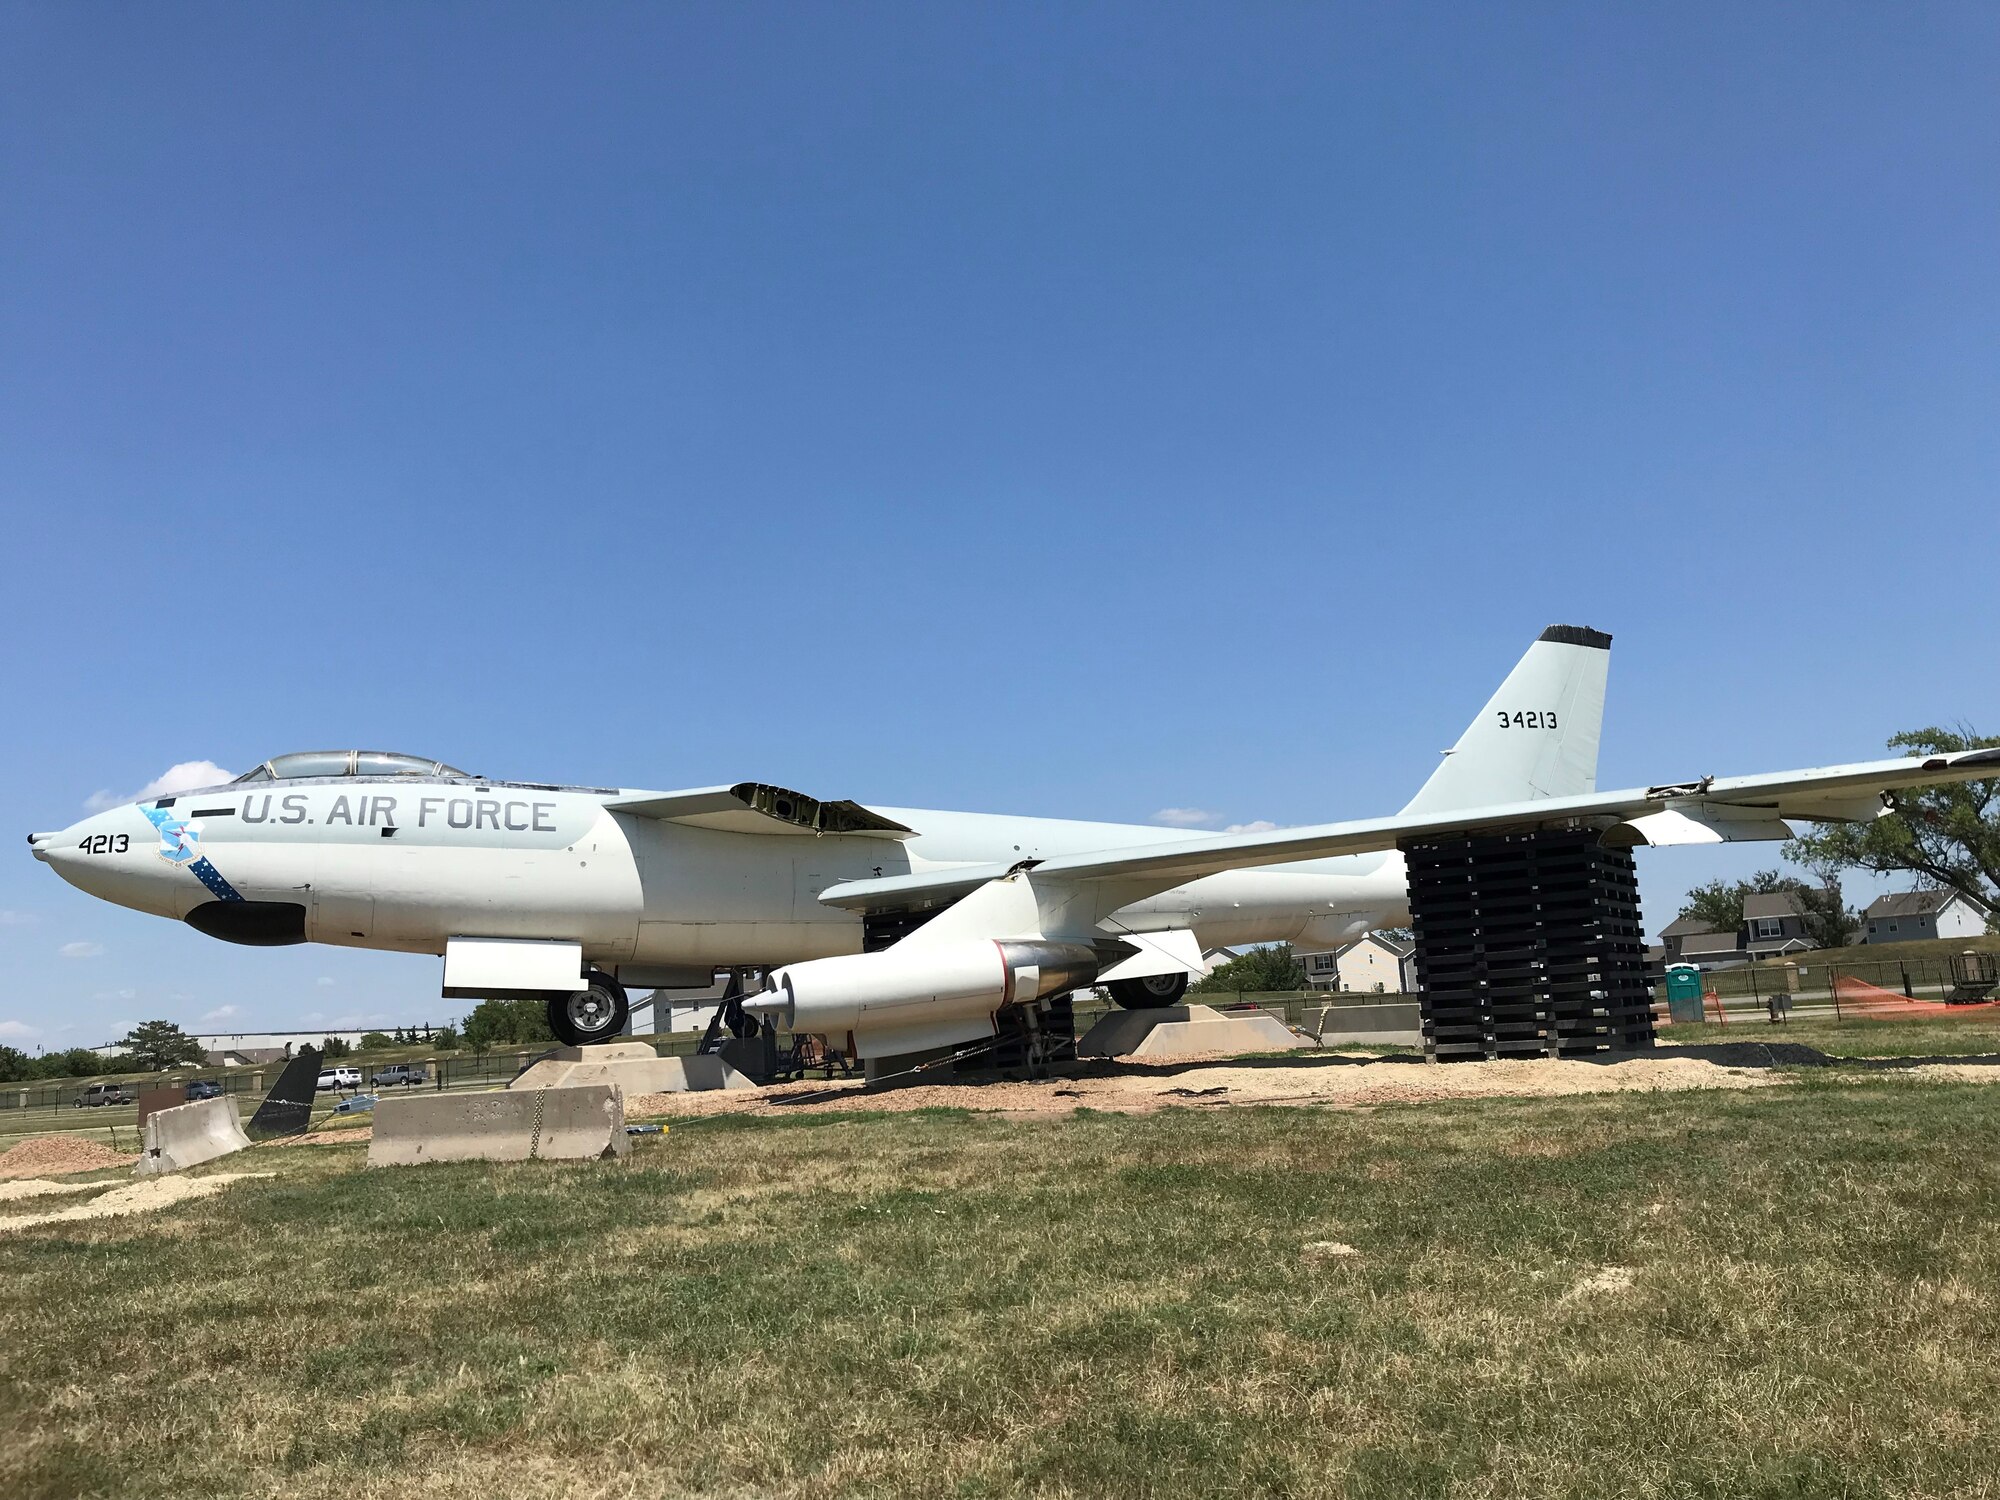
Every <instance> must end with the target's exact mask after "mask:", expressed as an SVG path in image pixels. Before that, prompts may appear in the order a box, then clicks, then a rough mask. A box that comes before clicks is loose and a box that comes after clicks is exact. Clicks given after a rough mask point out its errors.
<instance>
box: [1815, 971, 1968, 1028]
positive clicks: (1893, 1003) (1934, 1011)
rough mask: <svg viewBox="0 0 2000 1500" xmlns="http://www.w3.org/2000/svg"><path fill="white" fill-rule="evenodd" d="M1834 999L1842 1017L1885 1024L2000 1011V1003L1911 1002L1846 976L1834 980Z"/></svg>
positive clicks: (1898, 992)
mask: <svg viewBox="0 0 2000 1500" xmlns="http://www.w3.org/2000/svg"><path fill="white" fill-rule="evenodd" d="M1833 999H1834V1003H1835V1004H1836V1005H1837V1006H1839V1008H1840V1013H1841V1015H1843V1016H1860V1017H1863V1018H1864V1019H1868V1020H1888V1019H1891V1018H1898V1017H1902V1016H1912V1017H1915V1016H1962V1015H1966V1014H1968V1013H1970V1012H1974V1011H1982V1010H2000V1000H1981V1001H1978V1002H1976V1003H1973V1004H1969V1005H1947V1004H1945V1003H1944V1002H1943V1001H1942V1000H1912V999H1911V998H1910V997H1909V996H1908V995H1905V994H1904V993H1903V992H1902V991H1901V990H1885V989H1883V988H1882V986H1881V985H1879V984H1870V983H1869V982H1868V981H1867V980H1865V979H1855V978H1852V977H1850V976H1848V975H1846V974H1836V975H1834V976H1833Z"/></svg>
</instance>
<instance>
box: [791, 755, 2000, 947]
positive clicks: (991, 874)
mask: <svg viewBox="0 0 2000 1500" xmlns="http://www.w3.org/2000/svg"><path fill="white" fill-rule="evenodd" d="M1989 776H2000V750H1966V751H1960V752H1958V753H1956V754H1953V755H1939V756H1931V757H1929V758H1927V759H1915V758H1912V759H1905V760H1882V761H1869V762H1865V763H1862V764H1858V765H1849V766H1829V767H1824V768H1822V769H1818V770H1807V771H1782V772H1777V773H1775V774H1772V775H1765V776H1736V777H1729V778H1718V777H1703V778H1701V779H1700V780H1698V781H1691V782H1682V783H1674V784H1668V785H1661V786H1651V787H1643V788H1635V789H1631V790H1627V791H1618V792H1592V793H1587V794H1584V795H1581V796H1573V797H1548V798H1541V799H1538V800H1535V801H1530V802H1512V803H1503V804H1500V805H1497V806H1491V807H1468V808H1458V809H1453V810H1449V811H1438V812H1426V811H1423V810H1418V811H1415V812H1409V811H1406V812H1404V813H1401V814H1399V815H1397V816H1396V817H1392V818H1368V819H1363V820H1361V821H1358V822H1351V823H1324V824H1320V825H1318V826H1317V827H1311V828H1285V829H1279V830H1277V831H1275V832H1272V833H1250V834H1235V835H1229V836H1218V837H1214V838H1194V839H1188V840H1186V841H1184V842H1183V841H1177V842H1174V843H1170V844H1148V845H1144V846H1141V847H1138V848H1131V849H1106V850H1102V851H1095V852H1092V853H1089V854H1069V855H1061V856H1058V857H1056V858H1053V859H1048V860H1044V861H1041V862H1040V863H1037V864H1034V865H1032V866H1031V867H1017V868H1013V869H1010V868H1009V867H1007V866H1005V865H976V866H960V867H956V868H948V869H940V870H931V871H923V872H919V873H916V874H911V875H896V876H887V877H884V878H882V879H880V880H856V881H849V882H847V883H845V884H843V885H836V886H832V887H829V888H828V889H827V890H826V891H825V892H823V893H822V894H821V896H820V900H822V901H824V902H826V903H828V904H829V905H832V906H839V907H842V908H845V909H848V910H853V911H883V910H889V909H896V908H900V909H903V910H923V909H925V908H927V907H935V906H940V905H945V904H947V903H949V902H951V901H953V900H956V899H957V898H959V897H961V896H964V895H965V894H966V893H967V892H969V891H973V890H976V889H978V888H979V887H981V886H984V885H986V884H987V883H988V882H990V881H994V880H1001V879H1006V878H1009V877H1012V878H1013V879H1014V880H1016V881H1019V882H1021V883H1022V884H1026V885H1030V886H1032V887H1033V888H1035V889H1036V891H1037V892H1038V893H1039V894H1038V899H1037V901H1036V903H1035V905H1036V907H1037V908H1038V909H1039V910H1040V912H1041V916H1042V927H1041V930H1042V931H1043V932H1044V933H1045V934H1053V933H1055V932H1065V931H1066V932H1082V931H1088V930H1090V929H1091V928H1094V926H1095V924H1096V923H1097V922H1098V921H1100V920H1102V918H1103V917H1104V916H1106V915H1108V914H1109V913H1110V912H1112V911H1115V910H1117V909H1118V908H1119V907H1120V906H1124V905H1127V904H1129V903H1130V902H1133V901H1137V900H1141V899H1143V898H1144V897H1146V896H1148V895H1151V894H1153V893H1155V892H1158V891H1163V890H1168V889H1171V888H1172V887H1174V886H1176V885H1180V884H1183V883H1184V882H1186V881H1189V880H1195V879H1198V878H1200V877H1201V876H1204V875H1216V874H1220V873H1221V872H1222V871H1224V870H1240V869H1247V868H1253V867H1256V866H1260V865H1277V864H1286V863H1290V862H1292V861H1294V860H1304V859H1323V858H1326V857H1328V856H1330V855H1336V854H1364V853H1368V852H1371V851H1376V850H1383V849H1393V848H1395V847H1396V845H1397V844H1398V843H1399V842H1400V841H1402V840H1404V839H1409V838H1422V837H1426V836H1430V835H1437V834H1451V833H1498V832H1504V831H1508V830H1512V829H1531V828H1545V827H1578V826H1583V827H1598V828H1602V829H1603V830H1604V832H1605V839H1606V842H1608V843H1612V844H1617V845H1621V846H1625V847H1630V846H1632V845H1637V844H1645V843H1686V842H1692V841H1701V842H1721V841H1727V840H1733V839H1741V838H1783V837H1786V836H1787V834H1788V833H1789V829H1788V828H1787V827H1786V820H1789V819H1797V820H1799V821H1802V822H1812V821H1826V820H1856V819H1865V818H1869V817H1873V816H1876V815H1877V814H1879V813H1881V812H1883V811H1884V810H1886V808H1887V803H1886V802H1884V800H1883V798H1884V796H1885V795H1888V794H1892V793H1894V792H1896V791H1897V790H1899V789H1902V788H1906V787H1916V786H1927V785H1932V784H1934V783H1938V782H1947V781H1976V780H1979V779H1982V778H1984V777H1989ZM1016 909H1017V910H1018V909H1019V908H1018V906H1017V907H1016ZM920 930H921V929H920Z"/></svg>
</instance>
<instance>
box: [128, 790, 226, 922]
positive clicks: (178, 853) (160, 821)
mask: <svg viewBox="0 0 2000 1500" xmlns="http://www.w3.org/2000/svg"><path fill="white" fill-rule="evenodd" d="M139 811H140V812H142V813H144V814H145V815H146V820H147V821H148V822H150V823H151V824H152V825H153V827H154V828H156V829H158V830H159V833H160V847H159V848H158V849H157V850H156V851H154V852H156V853H157V854H158V855H159V856H160V858H161V859H164V860H165V861H166V862H167V863H168V864H170V865H184V866H186V867H187V871H188V873H189V874H191V875H193V876H194V878H195V879H196V880H199V881H200V882H201V883H202V884H203V885H205V886H207V887H208V891H209V894H210V895H212V896H214V897H215V899H216V900H218V901H241V900H242V899H243V896H242V894H241V893H240V892H239V891H238V890H237V889H236V887H235V886H233V885H231V884H230V883H229V882H228V880H227V879H225V878H224V877H223V874H222V872H221V871H220V870H218V869H216V868H215V866H214V865H212V864H211V863H209V861H208V859H207V858H206V857H205V856H204V855H203V854H202V852H201V829H200V828H198V827H197V826H196V825H195V824H194V822H193V821H192V820H191V819H188V818H177V817H175V816H174V815H173V813H171V812H170V811H168V810H167V809H166V808H164V807H142V808H140V809H139Z"/></svg>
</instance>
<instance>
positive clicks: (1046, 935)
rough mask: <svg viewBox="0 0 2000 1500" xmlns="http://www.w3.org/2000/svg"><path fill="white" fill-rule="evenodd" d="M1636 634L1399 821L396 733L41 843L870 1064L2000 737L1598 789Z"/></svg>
mask: <svg viewBox="0 0 2000 1500" xmlns="http://www.w3.org/2000/svg"><path fill="white" fill-rule="evenodd" d="M1610 644H1611V638H1610V637H1609V636H1608V635H1604V634H1602V633H1600V632H1598V631H1594V630H1588V629H1584V628H1581V627H1577V626H1564V625H1558V626H1551V627H1550V628H1549V629H1548V630H1546V631H1544V632H1543V633H1542V635H1541V637H1540V639H1538V640H1537V641H1536V642H1535V643H1534V645H1532V646H1531V647H1529V649H1528V653H1527V655H1525V656H1524V657H1522V658H1521V660H1520V662H1519V664H1518V665H1517V666H1516V667H1515V668H1514V670H1513V671H1512V672H1511V673H1510V674H1509V675H1508V677H1507V679H1506V681H1505V682H1503V683H1502V684H1501V686H1500V688H1499V691H1497V692H1496V693H1495V694H1494V695H1493V698H1492V699H1491V701H1489V702H1488V703H1487V705H1486V707H1485V708H1483V709H1482V710H1480V712H1479V715H1478V717H1476V718H1475V719H1474V720H1473V721H1472V723H1471V724H1470V725H1469V726H1468V727H1467V729H1466V731H1465V733H1464V734H1463V735H1461V736H1460V737H1459V740H1458V742H1457V744H1456V745H1454V746H1453V747H1452V748H1451V749H1450V750H1449V751H1447V752H1446V754H1445V759H1444V762H1443V764H1441V765H1440V766H1438V767H1437V769H1436V770H1435V772H1434V773H1433V774H1432V775H1431V777H1430V778H1429V780H1428V781H1426V782H1425V783H1424V785H1423V788H1422V789H1421V790H1420V791H1419V792H1418V793H1417V795H1416V797H1415V799H1414V800H1413V801H1411V802H1410V804H1409V805H1408V806H1407V807H1405V808H1404V809H1403V810H1402V811H1401V812H1400V813H1398V814H1397V815H1395V816H1394V817H1387V818H1373V819H1367V820H1364V821H1360V822H1348V823H1328V824H1322V825H1318V826H1315V827H1306V828H1285V829H1278V830H1275V831H1272V832H1266V833H1250V834H1235V835H1216V834H1201V833H1190V832H1188V831H1185V830H1174V829H1164V828H1155V827H1150V826H1135V825H1127V824H1111V823H1081V822H1068V821H1058V820H1053V819H1046V818H1019V817H1000V816H991V815H985V814H976V813H955V812H927V811H920V810H915V809H905V808H895V807H862V806H859V805H857V804H856V803H853V802H827V801H819V800H816V799H814V798H812V797H808V796H804V795H802V794H800V793H798V792H793V791H787V790H785V789H784V788H782V787H776V786H770V785H766V784H764V783H761V782H748V781H746V782H738V783H736V784H734V785H730V786H715V787H703V788H699V789H696V790H692V791H679V792H650V791H630V790H614V789H610V788H600V787H577V786H558V785H553V784H548V783H543V782H527V781H502V780H496V779H492V778H489V777H485V776H474V775H469V774H467V773H465V772H463V771H457V770H454V769H453V768H452V767H450V766H447V765H444V764H442V763H440V762H437V761H433V760H424V759H419V758H417V757H413V756H408V755H392V754H378V753H376V752H373V751H366V750H362V751H353V750H342V751H332V752H310V753H306V754H298V755H281V756H278V757H277V758H275V759H273V760H269V761H266V762H265V763H264V764H262V765H260V766H257V767H256V768H255V769H253V770H251V771H248V772H246V773H245V774H243V775H241V776H239V777H237V778H236V779H235V780H234V781H232V782H229V783H228V784H226V785H223V786H216V787H210V788H206V789H204V790H201V791H194V792H183V793H180V794H179V795H177V796H173V797H161V798H157V799H155V800H151V801H146V802H140V803H135V804H132V805H130V806H126V807H120V808H115V809H113V810H111V811H108V812H103V813H99V814H97V815H96V816H94V817H91V818H86V819H85V820H84V821H82V822H80V823H78V824H76V825H75V826H74V827H71V828H67V829H64V830H63V831H62V832H60V833H37V834H32V835H30V836H29V840H28V841H29V843H30V844H31V845H32V846H33V849H34V854H35V857H36V858H37V859H39V860H42V861H44V862H46V863H47V864H50V865H52V866H54V867H55V869H56V871H57V872H58V873H59V874H61V875H62V877H63V878H64V879H65V880H67V881H69V882H70V883H71V884H73V885H75V886H77V887H79V888H80V889H82V890H85V891H88V892H89V893H90V894H92V895H95V896H100V897H102V898H103V899H105V900H107V901H114V902H117V903H118V904H120V905H122V906H130V907H134V908H136V909H138V910H140V911H147V912H154V913H157V914H158V915H160V916H164V917H173V918H176V919H179V920H181V921H184V922H186V923H187V924H188V925H189V926H190V927H193V928H194V929H196V930H197V931H199V932H203V933H206V934H208V935H209V936H211V937H218V938H223V939H226V940H228V941H230V942H236V943H251V944H264V945H274V944H285V943H301V942H318V943H334V944H340V945H344V946H349V947H361V948H385V949H391V950H395V951H400V952H406V953H428V954H441V955H443V958H444V981H443V992H444V994H445V995H447V996H453V997H467V998H483V997H509V998H512V997H519V996H524V995H527V996H536V997H543V998H546V1000H547V1003H548V1007H549V1022H550V1025H551V1026H552V1027H553V1029H554V1030H555V1032H556V1035H557V1036H559V1037H560V1038H562V1039H563V1040H564V1041H566V1042H570V1043H573V1044H574V1043H588V1042H595V1041H603V1040H607V1039H609V1038H611V1037H614V1036H616V1035H618V1034H619V1033H620V1032H621V1031H623V1030H624V1028H625V1026H626V1023H627V1018H628V1005H627V1000H626V988H627V986H645V987H652V988H667V989H672V988H676V987H683V988H693V987H701V986H706V985H708V984H709V983H711V982H712V979H713V975H714V973H715V971H716V970H717V969H719V968H730V969H735V970H739V971H749V970H755V971H761V972H762V973H763V975H764V979H765V982H764V985H763V988H762V989H761V991H760V992H758V993H755V994H753V995H751V996H750V997H749V998H748V1000H747V1001H745V1002H744V1009H745V1010H747V1011H748V1012H749V1013H750V1014H751V1015H753V1016H757V1017H761V1018H763V1020H765V1021H766V1022H768V1023H770V1024H773V1025H775V1026H777V1027H778V1028H780V1029H782V1030H792V1031H799V1032H811V1033H822V1034H826V1035H828V1036H830V1037H833V1038H835V1039H837V1041H836V1044H837V1045H844V1046H845V1047H846V1048H847V1049H848V1050H849V1055H851V1056H859V1057H862V1058H879V1057H884V1056H890V1055H896V1054H903V1053H909V1052H915V1051H919V1050H923V1049H928V1048H933V1047H940V1046H948V1045H954V1044H960V1043H965V1042H971V1041H975V1040H978V1039H979V1038H982V1037H987V1036H990V1035H992V1034H993V1033H994V1030H995V1027H996V1023H997V1021H998V1020H999V1019H1001V1018H1002V1017H1003V1013H1004V1012H1006V1011H1007V1010H1008V1009H1009V1008H1010V1007H1016V1006H1032V1005H1033V1004H1034V1003H1035V1002H1036V1001H1038V1000H1041V999H1043V998H1045V997H1048V996H1051V995H1055V994H1058V993H1060V992H1062V991H1066V990H1072V989H1076V988H1079V987H1082V986H1085V985H1091V984H1102V985H1105V986H1106V987H1107V988H1108V989H1109V991H1110V993H1111V994H1112V996H1113V997H1114V998H1115V999H1116V1000H1118V1001H1119V1002H1120V1003H1121V1004H1124V1005H1127V1006H1134V1007H1145V1006H1160V1005H1170V1004H1172V1003H1174V1002H1175V1001H1176V1000H1177V999H1179V997H1180V995H1181V994H1182V992H1183V991H1184V990H1185V988H1186V986H1187V982H1188V977H1189V975H1190V974H1199V973H1202V972H1204V966H1203V960H1202V954H1203V953H1204V952H1205V951H1211V950H1212V949H1214V948H1215V947H1217V946H1220V945H1224V944H1236V943H1259V942H1271V941H1278V940H1289V941H1292V942H1299V943H1308V944H1314V945H1321V944H1328V945H1330V944H1333V943H1337V942H1339V941H1341V940H1343V939H1346V938H1350V937H1354V936H1358V935H1359V934H1361V933H1363V932H1366V931H1368V930H1370V929H1372V928H1377V927H1384V926H1394V925H1398V924H1400V923H1402V922H1404V921H1406V920H1407V919H1408V904H1407V894H1406V885H1405V876H1404V867H1403V859H1402V856H1401V855H1400V854H1399V853H1397V845H1398V843H1399V841H1401V840H1406V839H1410V838H1413V837H1421V836H1426V835H1437V834H1448V833H1475V832H1496V831H1502V830H1508V829H1516V828H1546V827H1570V828H1575V827H1591V828H1597V829H1601V830H1602V836H1603V838H1604V839H1605V841H1606V842H1607V843H1610V844H1614V845H1619V846H1624V847H1631V846H1634V845H1639V844H1675V843H1720V842H1724V841H1733V840H1739V839H1773V838H1785V837H1788V836H1790V833H1791V831H1792V830H1791V828H1790V827H1789V826H1788V825H1789V823H1790V822H1792V821H1799V820H1803V821H1832V820H1864V819H1868V818H1872V817H1876V816H1879V815H1880V814H1881V813H1882V812H1883V811H1885V810H1886V809H1887V807H1889V806H1890V805H1891V801H1892V799H1893V796H1894V794H1895V793H1896V791H1897V790H1898V789H1901V788H1905V787H1913V786H1921V785H1924V784H1927V783H1934V782H1943V781H1961V780H1972V779H1976V778H1980V777H1986V776H1995V775H2000V751H1995V750H1975V751H1966V752H1961V753H1959V754H1955V755H1944V756H1934V757H1931V758H1929V759H1922V760H1919V759H1908V760H1886V761H1875V762H1870V763H1867V764H1862V765H1848V766H1835V767H1831V768H1826V769H1820V770H1807V771H1789V772H1780V773H1777V774H1773V775H1764V776H1743V777H1736V778H1716V777H1712V776H1704V777H1701V778H1700V779H1699V780H1692V781H1683V782H1673V783H1666V784H1662V785H1656V786H1648V787H1643V788H1638V789H1635V790H1628V791H1618V792H1598V791H1596V790H1595V787H1596V780H1597V745H1598V731H1599V727H1600V724H1601V721H1602V718H1603V711H1604V686H1605V673H1606V665H1607V662H1608V660H1609V648H1610Z"/></svg>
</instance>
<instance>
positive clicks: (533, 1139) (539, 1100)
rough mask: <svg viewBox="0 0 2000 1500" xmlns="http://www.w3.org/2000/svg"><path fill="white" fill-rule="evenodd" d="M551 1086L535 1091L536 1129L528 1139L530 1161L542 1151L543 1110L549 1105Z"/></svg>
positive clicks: (545, 1085) (543, 1086)
mask: <svg viewBox="0 0 2000 1500" xmlns="http://www.w3.org/2000/svg"><path fill="white" fill-rule="evenodd" d="M548 1092H549V1085H547V1084H546V1083H545V1084H543V1085H542V1086H541V1087H540V1088H538V1089H536V1090H535V1129H534V1133H533V1134H532V1135H530V1136H529V1137H528V1160H529V1161H533V1160H534V1159H535V1153H536V1152H537V1151H539V1150H541V1149H542V1110H543V1108H544V1107H545V1106H546V1105H547V1104H548Z"/></svg>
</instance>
